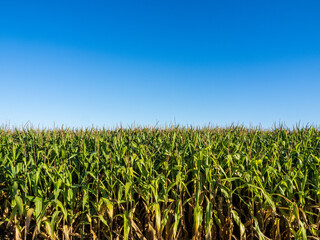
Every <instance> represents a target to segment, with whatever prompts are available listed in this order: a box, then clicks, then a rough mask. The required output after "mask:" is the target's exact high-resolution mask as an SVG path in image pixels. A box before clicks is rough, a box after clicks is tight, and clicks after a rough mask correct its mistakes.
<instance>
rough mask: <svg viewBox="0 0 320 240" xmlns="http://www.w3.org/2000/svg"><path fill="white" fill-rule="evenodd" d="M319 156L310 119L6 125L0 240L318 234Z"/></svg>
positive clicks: (1, 132) (0, 132) (0, 168)
mask: <svg viewBox="0 0 320 240" xmlns="http://www.w3.org/2000/svg"><path fill="white" fill-rule="evenodd" d="M319 159H320V131H319V130H317V129H314V128H312V127H311V128H300V129H299V128H297V129H293V130H289V129H285V128H283V127H279V128H276V129H274V130H270V131H264V130H259V129H247V128H243V127H229V128H213V129H211V128H202V129H195V128H170V129H158V128H141V129H122V128H120V129H116V130H105V129H85V130H83V129H74V130H70V129H66V130H64V129H56V130H35V129H25V130H7V129H0V238H4V239H6V238H7V239H66V240H67V239H159V240H160V239H232V238H233V239H247V238H249V239H290V238H296V239H307V238H314V239H316V238H317V237H319V236H320V232H319V221H320V207H319V204H320V202H319V200H320V166H319V165H320V160H319ZM1 234H2V235H1Z"/></svg>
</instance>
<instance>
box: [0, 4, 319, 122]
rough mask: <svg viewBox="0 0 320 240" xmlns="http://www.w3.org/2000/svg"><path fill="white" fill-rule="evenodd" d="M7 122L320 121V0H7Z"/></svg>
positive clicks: (2, 75) (1, 83)
mask: <svg viewBox="0 0 320 240" xmlns="http://www.w3.org/2000/svg"><path fill="white" fill-rule="evenodd" d="M0 90H1V92H0V123H1V124H5V123H8V122H10V123H11V124H14V125H16V126H21V125H22V124H24V123H27V122H28V121H30V122H31V123H32V124H33V125H34V126H40V127H51V126H53V123H54V122H55V124H56V125H62V124H64V125H65V126H69V127H80V126H84V127H86V126H91V125H92V124H94V125H95V126H98V127H102V126H105V127H114V126H116V125H117V124H120V123H122V124H123V126H128V125H132V124H134V123H135V124H136V125H155V124H156V123H157V122H158V124H159V125H164V124H166V123H167V124H170V123H171V124H172V123H176V124H181V125H187V124H189V125H190V124H193V125H198V126H202V125H205V124H208V123H211V124H212V125H216V124H217V125H220V126H225V125H229V124H231V123H236V124H245V125H250V124H252V125H258V124H261V125H262V126H263V127H266V128H267V127H271V126H272V125H273V124H274V123H275V122H279V121H281V122H285V123H286V124H287V125H288V126H289V127H290V126H292V125H293V124H295V123H297V122H300V123H301V124H307V123H310V124H316V125H319V123H320V107H319V104H320V96H319V91H320V1H318V0H314V1H309V0H304V1H295V0H291V1H286V0H283V1H279V0H277V1H257V0H252V1H236V0H233V1H230V0H225V1H213V0H212V1H201V0H199V1H186V0H184V1H167V0H162V1H149V0H148V1H147V0H145V1H141V0H136V1H122V0H117V1H107V0H105V1H102V0H96V1H89V0H88V1H83V0H77V1H72V0H68V1H61V0H55V1H32V0H31V1H14V0H10V1H8V0H2V1H0Z"/></svg>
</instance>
